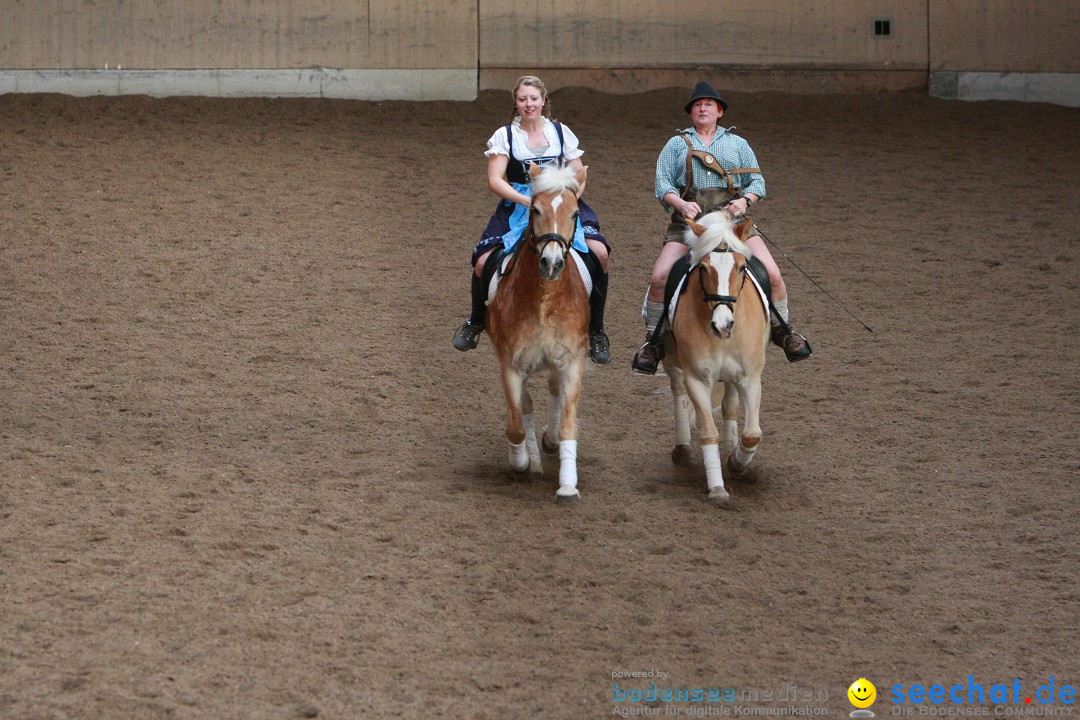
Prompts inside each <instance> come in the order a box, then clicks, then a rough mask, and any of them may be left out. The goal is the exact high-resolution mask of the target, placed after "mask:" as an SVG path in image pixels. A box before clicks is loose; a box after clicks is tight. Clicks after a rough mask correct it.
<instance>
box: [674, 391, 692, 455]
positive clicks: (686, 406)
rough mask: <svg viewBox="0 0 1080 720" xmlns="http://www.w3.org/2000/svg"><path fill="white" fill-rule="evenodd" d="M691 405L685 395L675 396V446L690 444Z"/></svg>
mask: <svg viewBox="0 0 1080 720" xmlns="http://www.w3.org/2000/svg"><path fill="white" fill-rule="evenodd" d="M691 406H692V403H691V402H690V398H689V396H687V395H676V396H675V444H676V445H689V444H690V408H691Z"/></svg>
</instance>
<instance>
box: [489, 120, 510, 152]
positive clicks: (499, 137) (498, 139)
mask: <svg viewBox="0 0 1080 720" xmlns="http://www.w3.org/2000/svg"><path fill="white" fill-rule="evenodd" d="M484 155H485V156H486V157H491V156H492V155H506V156H507V157H509V156H510V145H509V143H507V141H506V127H505V126H503V127H501V128H499V129H498V130H496V131H495V134H493V135H492V136H491V137H490V138H488V141H487V150H485V151H484Z"/></svg>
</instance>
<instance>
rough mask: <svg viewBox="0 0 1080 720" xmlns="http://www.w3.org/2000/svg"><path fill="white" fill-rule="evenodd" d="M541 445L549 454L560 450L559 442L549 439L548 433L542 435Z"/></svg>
mask: <svg viewBox="0 0 1080 720" xmlns="http://www.w3.org/2000/svg"><path fill="white" fill-rule="evenodd" d="M540 447H541V448H543V450H544V452H546V453H547V454H548V455H554V454H555V453H557V452H559V443H557V442H551V441H550V440H548V436H547V433H544V434H543V435H541V436H540Z"/></svg>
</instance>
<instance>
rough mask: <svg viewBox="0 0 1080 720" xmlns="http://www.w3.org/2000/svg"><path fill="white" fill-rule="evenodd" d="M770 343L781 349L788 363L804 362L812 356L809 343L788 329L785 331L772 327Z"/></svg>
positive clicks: (812, 352) (778, 327) (778, 326)
mask: <svg viewBox="0 0 1080 720" xmlns="http://www.w3.org/2000/svg"><path fill="white" fill-rule="evenodd" d="M772 341H773V344H774V345H779V346H780V347H781V348H782V349H783V351H784V355H786V356H787V359H788V362H798V361H800V360H805V359H806V358H808V357H810V356H811V355H813V354H814V350H813V349H812V348H811V347H810V341H809V340H807V339H806V338H804V337H803V336H802V335H800V334H799V333H797V332H795V331H794V330H792V329H791V328H790V327H789V328H787V329H786V330H785V328H783V327H781V326H780V325H773V326H772Z"/></svg>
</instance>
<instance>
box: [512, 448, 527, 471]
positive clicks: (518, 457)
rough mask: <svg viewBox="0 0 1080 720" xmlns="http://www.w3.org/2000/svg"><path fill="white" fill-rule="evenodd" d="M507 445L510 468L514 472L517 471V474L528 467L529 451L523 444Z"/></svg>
mask: <svg viewBox="0 0 1080 720" xmlns="http://www.w3.org/2000/svg"><path fill="white" fill-rule="evenodd" d="M509 445H510V467H512V468H513V469H514V470H517V471H518V472H520V471H522V470H524V469H526V468H527V467H529V451H528V449H527V448H526V447H525V443H524V442H521V443H518V444H517V445H515V444H514V443H509Z"/></svg>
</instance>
